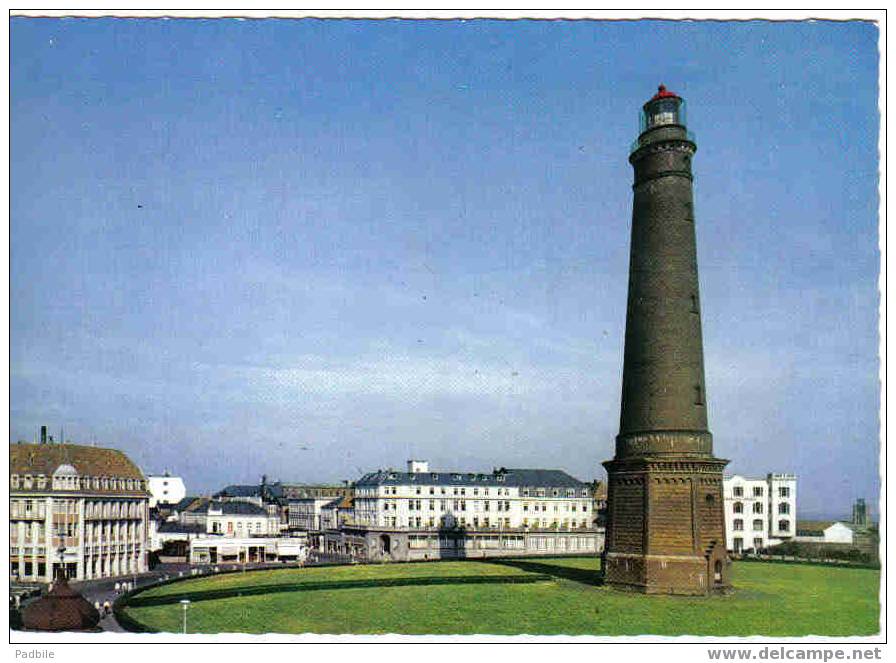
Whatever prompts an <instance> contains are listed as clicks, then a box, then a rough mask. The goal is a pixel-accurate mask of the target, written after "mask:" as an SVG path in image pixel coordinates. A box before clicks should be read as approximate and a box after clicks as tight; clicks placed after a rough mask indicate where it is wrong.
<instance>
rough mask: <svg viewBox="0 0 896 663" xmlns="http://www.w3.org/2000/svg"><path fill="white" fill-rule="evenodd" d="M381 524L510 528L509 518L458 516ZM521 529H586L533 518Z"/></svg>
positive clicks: (395, 519)
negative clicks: (493, 518)
mask: <svg viewBox="0 0 896 663" xmlns="http://www.w3.org/2000/svg"><path fill="white" fill-rule="evenodd" d="M382 524H383V526H385V527H411V528H422V527H436V526H439V527H451V526H452V525H459V526H460V527H467V526H468V525H470V526H472V527H476V528H478V527H488V528H498V527H506V528H508V529H510V528H511V521H510V518H496V519H495V520H491V519H490V518H488V517H486V518H482V519H480V518H479V517H478V516H473V517H471V518H469V519H468V518H467V516H458V517H456V518H453V517H451V516H442V517H440V518H436V517H435V516H429V517H428V518H424V517H422V516H411V517H410V518H408V519H407V520H404V519H403V518H398V517H396V516H385V517H384V518H383V519H382ZM522 526H523V527H542V528H545V529H547V528H548V527H553V528H565V529H569V528H574V529H576V528H581V529H585V528H587V527H588V521H587V520H581V521H579V520H575V519H569V518H564V519H562V520H561V519H557V518H555V519H552V520H549V519H547V518H541V519H538V518H533V519H532V520H530V519H529V518H523V523H522Z"/></svg>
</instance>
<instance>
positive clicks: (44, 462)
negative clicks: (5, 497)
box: [9, 443, 149, 582]
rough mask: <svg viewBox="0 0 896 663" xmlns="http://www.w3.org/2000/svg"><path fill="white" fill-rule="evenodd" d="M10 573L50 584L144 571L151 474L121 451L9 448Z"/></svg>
mask: <svg viewBox="0 0 896 663" xmlns="http://www.w3.org/2000/svg"><path fill="white" fill-rule="evenodd" d="M9 489H10V500H9V506H10V512H9V546H10V548H9V552H10V577H11V578H12V579H14V580H18V581H31V582H51V581H52V580H53V579H54V578H57V577H59V576H60V575H63V574H64V575H65V576H67V577H68V578H70V579H72V580H86V579H91V578H106V577H111V576H118V575H126V574H131V573H139V572H142V571H145V570H146V568H147V553H148V537H149V525H148V522H149V520H148V512H149V507H148V501H149V492H148V491H147V487H146V478H145V477H144V476H143V474H142V473H141V472H140V469H139V468H138V467H137V466H136V465H134V463H132V462H131V461H130V459H128V457H127V456H125V455H124V454H123V453H122V452H120V451H118V450H116V449H101V448H99V447H87V446H80V445H76V444H46V443H43V444H24V443H19V444H10V445H9Z"/></svg>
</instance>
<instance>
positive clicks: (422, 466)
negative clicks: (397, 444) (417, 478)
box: [408, 460, 429, 474]
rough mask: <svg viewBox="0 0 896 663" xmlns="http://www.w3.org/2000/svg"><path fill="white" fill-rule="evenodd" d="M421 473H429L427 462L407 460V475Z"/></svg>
mask: <svg viewBox="0 0 896 663" xmlns="http://www.w3.org/2000/svg"><path fill="white" fill-rule="evenodd" d="M421 472H429V462H428V461H425V460H409V461H408V474H419V473H421Z"/></svg>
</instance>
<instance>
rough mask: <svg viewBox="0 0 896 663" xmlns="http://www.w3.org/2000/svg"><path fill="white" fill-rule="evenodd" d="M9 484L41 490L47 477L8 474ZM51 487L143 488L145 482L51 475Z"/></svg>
mask: <svg viewBox="0 0 896 663" xmlns="http://www.w3.org/2000/svg"><path fill="white" fill-rule="evenodd" d="M9 485H10V486H11V487H12V488H19V487H21V488H23V489H25V490H31V489H33V488H37V489H38V490H43V489H45V488H47V477H46V476H45V475H43V474H38V475H37V476H32V475H30V474H25V475H22V476H21V477H20V476H19V475H18V474H11V475H10V476H9ZM52 487H53V489H54V490H79V489H80V490H88V489H91V488H92V489H94V490H145V489H146V482H145V481H143V480H141V479H116V478H111V477H74V476H59V477H53V482H52Z"/></svg>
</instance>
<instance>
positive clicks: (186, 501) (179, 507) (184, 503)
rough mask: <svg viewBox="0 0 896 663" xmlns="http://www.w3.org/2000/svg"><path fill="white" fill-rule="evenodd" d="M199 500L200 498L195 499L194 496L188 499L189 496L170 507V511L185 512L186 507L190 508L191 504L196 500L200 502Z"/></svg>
mask: <svg viewBox="0 0 896 663" xmlns="http://www.w3.org/2000/svg"><path fill="white" fill-rule="evenodd" d="M200 499H202V498H201V497H195V496H194V497H190V496H187V497H184V498H183V499H182V500H181V501H180V502H178V503H177V504H175V505H173V506H172V507H171V510H172V511H185V510H186V509H187V507H188V506H190V505H191V504H193V503H194V502H195V501H196V500H200Z"/></svg>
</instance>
